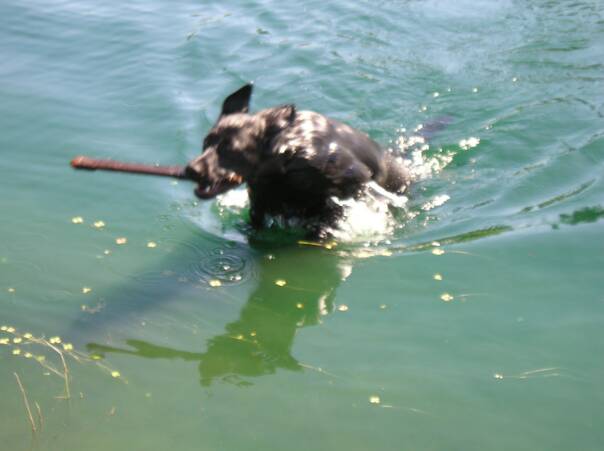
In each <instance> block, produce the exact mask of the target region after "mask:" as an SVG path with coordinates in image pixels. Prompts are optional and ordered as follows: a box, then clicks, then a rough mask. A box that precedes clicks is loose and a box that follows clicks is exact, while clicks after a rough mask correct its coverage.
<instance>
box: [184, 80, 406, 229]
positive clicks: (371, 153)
mask: <svg viewBox="0 0 604 451" xmlns="http://www.w3.org/2000/svg"><path fill="white" fill-rule="evenodd" d="M251 95H252V85H251V84H247V85H245V86H243V87H242V88H240V89H239V90H238V91H236V92H234V93H233V94H231V95H229V96H228V97H227V98H226V99H225V101H224V103H223V105H222V112H221V114H220V117H219V118H218V121H217V122H216V124H215V125H214V127H213V128H212V129H211V130H210V132H209V133H208V135H207V136H206V137H205V139H204V142H203V153H202V154H201V156H199V157H197V158H195V159H194V160H193V161H191V162H190V163H189V164H188V166H187V171H188V174H189V176H192V177H193V178H194V179H195V180H196V181H197V182H198V187H197V189H196V190H195V193H196V195H197V196H198V197H200V198H203V199H207V198H211V197H214V196H216V195H218V194H221V193H223V192H225V191H227V190H229V189H231V188H233V187H234V186H236V185H238V184H240V183H242V182H245V183H247V185H248V192H249V198H250V216H251V222H252V225H253V226H254V227H255V228H260V227H262V226H263V225H264V223H265V217H266V215H274V216H279V215H280V216H282V217H284V218H286V219H287V218H293V217H297V218H302V219H308V220H311V221H312V222H313V223H315V224H330V225H332V224H333V223H334V220H335V219H337V217H338V215H339V214H340V213H341V207H340V206H338V204H337V203H336V202H334V201H333V199H332V198H333V197H336V198H339V199H346V198H351V197H355V196H358V195H359V194H360V193H361V191H362V189H363V186H364V185H365V184H366V183H368V182H371V181H374V182H376V183H377V184H379V185H380V186H381V187H382V188H384V189H385V190H387V191H390V192H392V193H402V192H403V191H405V189H406V188H407V187H408V186H409V184H410V181H411V177H410V176H409V174H408V172H407V171H406V169H405V167H404V166H403V164H402V162H401V161H400V159H397V158H396V157H395V156H393V155H392V154H390V153H389V152H386V151H383V150H382V149H381V148H380V146H379V145H378V144H377V143H376V142H374V141H373V140H371V139H370V138H369V137H368V136H367V135H366V134H364V133H361V132H359V131H357V130H355V129H353V128H351V127H349V126H348V125H346V124H343V123H341V122H338V121H336V120H333V119H329V118H327V117H325V116H323V115H321V114H318V113H315V112H312V111H297V110H296V108H295V106H294V105H282V106H277V107H274V108H269V109H266V110H262V111H259V112H258V113H255V114H249V113H248V111H249V102H250V97H251Z"/></svg>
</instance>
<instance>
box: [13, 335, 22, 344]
mask: <svg viewBox="0 0 604 451" xmlns="http://www.w3.org/2000/svg"><path fill="white" fill-rule="evenodd" d="M22 341H23V339H22V338H21V337H15V338H13V343H15V344H19V343H21V342H22Z"/></svg>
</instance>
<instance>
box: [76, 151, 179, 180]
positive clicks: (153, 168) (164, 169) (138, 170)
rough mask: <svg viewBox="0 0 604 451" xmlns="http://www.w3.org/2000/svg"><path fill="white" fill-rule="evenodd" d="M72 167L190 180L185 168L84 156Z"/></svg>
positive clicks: (78, 157)
mask: <svg viewBox="0 0 604 451" xmlns="http://www.w3.org/2000/svg"><path fill="white" fill-rule="evenodd" d="M71 166H72V167H73V168H75V169H87V170H89V171H95V170H97V169H100V170H103V171H117V172H131V173H135V174H147V175H160V176H164V177H174V178H177V179H189V176H188V175H187V173H186V172H185V168H184V166H157V165H149V164H138V163H123V162H121V161H114V160H97V159H95V158H89V157H85V156H83V155H80V156H77V157H75V158H74V159H73V160H71Z"/></svg>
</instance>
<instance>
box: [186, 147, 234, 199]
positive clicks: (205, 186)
mask: <svg viewBox="0 0 604 451" xmlns="http://www.w3.org/2000/svg"><path fill="white" fill-rule="evenodd" d="M216 161H217V158H216V155H215V154H214V152H204V153H203V154H202V155H201V156H200V157H197V158H196V159H194V160H193V161H191V162H190V163H189V164H188V165H187V166H186V168H185V175H186V177H187V178H188V179H189V180H193V181H195V182H197V188H195V195H196V196H197V197H199V198H200V199H211V198H213V197H216V196H218V195H219V194H222V193H225V192H227V191H228V190H230V189H233V188H235V187H237V186H239V185H241V184H242V183H243V178H242V177H241V176H240V175H239V174H237V173H235V172H232V171H228V170H226V169H224V168H221V167H220V166H218V165H217V164H216Z"/></svg>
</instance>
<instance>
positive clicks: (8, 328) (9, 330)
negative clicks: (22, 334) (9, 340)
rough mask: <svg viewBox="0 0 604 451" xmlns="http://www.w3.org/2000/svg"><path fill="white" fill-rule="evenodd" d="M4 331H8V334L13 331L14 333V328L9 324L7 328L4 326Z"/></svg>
mask: <svg viewBox="0 0 604 451" xmlns="http://www.w3.org/2000/svg"><path fill="white" fill-rule="evenodd" d="M6 331H7V332H8V333H10V334H13V333H15V328H14V327H10V326H9V327H7V328H6Z"/></svg>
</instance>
